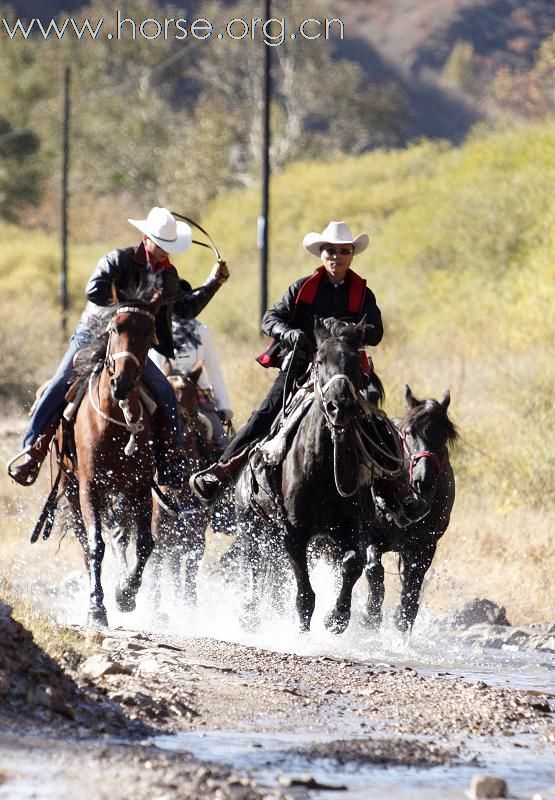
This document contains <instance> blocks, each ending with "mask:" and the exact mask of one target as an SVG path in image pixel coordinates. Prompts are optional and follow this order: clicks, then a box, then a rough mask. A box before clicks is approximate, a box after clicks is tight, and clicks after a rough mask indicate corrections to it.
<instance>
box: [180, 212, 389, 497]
mask: <svg viewBox="0 0 555 800" xmlns="http://www.w3.org/2000/svg"><path fill="white" fill-rule="evenodd" d="M303 245H304V247H305V249H306V250H308V252H309V253H312V255H316V256H318V257H319V258H321V260H322V265H321V266H320V267H319V268H318V269H317V270H316V272H315V273H314V274H313V275H311V276H308V277H305V278H300V279H299V280H297V281H295V283H293V284H292V285H291V286H290V287H289V289H288V290H287V291H286V293H285V294H284V296H283V297H282V298H281V300H279V301H278V302H277V303H276V304H275V305H274V306H272V308H270V309H269V310H268V311H266V313H265V314H264V317H263V319H262V331H263V332H264V333H265V334H267V335H268V336H272V337H273V338H274V340H275V341H274V343H273V345H271V346H270V348H269V349H268V351H267V352H266V353H263V354H262V355H261V356H259V358H258V361H259V363H261V364H262V365H263V366H280V365H281V363H282V360H283V357H284V356H285V355H286V354H287V353H288V352H289V351H291V350H293V349H294V350H295V361H294V364H293V365H292V368H291V370H285V369H282V370H280V372H279V374H278V376H277V378H276V380H275V381H274V384H273V386H272V388H271V389H270V391H269V393H268V395H267V396H266V398H265V399H264V400H263V401H262V404H261V405H260V407H259V408H258V409H257V410H256V411H255V412H254V413H253V414H252V416H251V417H250V419H249V421H248V422H247V423H246V425H244V426H243V428H241V430H240V431H239V432H238V434H237V436H236V437H235V438H234V439H232V441H231V443H230V445H229V446H228V447H227V449H226V450H225V451H224V453H223V455H222V456H221V458H220V460H219V461H218V462H217V463H216V464H214V465H213V466H212V467H211V468H210V470H209V471H208V472H207V471H203V472H199V473H196V474H194V475H193V476H192V477H191V479H190V486H191V489H192V490H193V491H194V493H195V494H196V495H197V497H198V498H199V499H200V500H201V501H203V502H205V503H210V502H213V501H214V500H216V498H217V497H218V495H219V493H220V490H221V487H222V486H223V485H224V483H225V482H226V481H227V480H228V479H229V478H230V477H233V475H234V473H235V472H236V471H237V464H238V462H239V463H240V462H241V459H240V458H239V455H240V454H242V453H244V452H245V450H246V449H247V448H248V446H249V445H250V444H252V443H253V442H254V441H255V440H256V439H259V438H261V437H263V436H266V435H267V434H268V433H269V431H270V428H271V425H272V422H273V421H274V419H275V418H276V416H277V414H278V412H279V410H280V409H281V407H282V403H283V393H284V389H285V384H286V382H287V381H292V380H293V377H299V376H301V375H302V374H303V373H304V372H305V371H306V369H307V366H308V364H309V363H310V361H311V359H312V354H313V351H314V349H315V340H314V333H313V331H314V319H315V317H316V316H318V317H320V318H322V319H329V318H333V319H339V320H343V321H344V322H359V321H360V320H361V319H362V318H363V317H364V316H366V329H365V335H364V344H365V345H377V344H379V342H380V341H381V338H382V336H383V326H382V318H381V313H380V309H379V308H378V306H377V305H376V298H375V297H374V294H373V293H372V291H371V290H370V289H368V288H367V286H366V281H364V280H363V279H362V278H361V277H360V276H359V275H357V274H356V272H353V270H351V269H350V266H351V262H352V260H353V257H354V256H355V255H357V254H358V253H361V252H362V251H363V250H365V249H366V247H367V246H368V236H367V235H366V234H360V236H357V237H356V238H353V235H352V233H351V231H350V230H349V227H348V226H347V225H346V224H345V223H344V222H330V224H329V225H328V226H327V228H326V229H325V230H324V231H323V233H322V234H317V233H309V234H307V236H305V238H304V241H303Z"/></svg>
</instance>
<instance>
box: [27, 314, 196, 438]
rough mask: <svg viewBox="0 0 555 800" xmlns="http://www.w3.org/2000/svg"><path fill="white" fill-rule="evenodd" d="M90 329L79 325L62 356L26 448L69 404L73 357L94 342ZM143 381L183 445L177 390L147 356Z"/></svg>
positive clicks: (36, 413) (34, 418) (38, 408)
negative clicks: (67, 403) (67, 397)
mask: <svg viewBox="0 0 555 800" xmlns="http://www.w3.org/2000/svg"><path fill="white" fill-rule="evenodd" d="M91 338H92V336H91V332H90V330H89V328H87V327H86V326H85V325H78V326H77V327H76V328H75V331H74V332H73V335H72V337H71V339H70V340H69V347H68V349H67V351H66V353H65V355H64V357H63V358H62V361H61V363H60V366H59V367H58V369H57V370H56V372H55V373H54V376H53V378H52V380H51V381H50V383H49V384H48V387H47V388H46V391H45V392H44V394H43V395H42V397H41V399H40V400H39V402H38V403H37V406H36V408H35V410H34V412H33V416H32V417H31V422H30V423H29V427H28V428H27V431H26V433H25V436H24V437H23V447H29V446H30V445H32V444H33V443H34V442H35V441H36V440H37V439H38V437H39V436H40V435H41V434H42V433H44V431H45V430H46V429H47V427H48V425H49V424H50V423H51V422H54V421H55V420H56V419H58V418H59V417H61V415H62V413H63V410H64V407H65V405H66V402H65V396H66V393H67V390H68V384H69V383H70V381H71V379H72V378H73V377H74V375H75V368H74V366H73V357H74V355H75V353H76V352H77V351H78V350H80V349H81V348H83V347H88V346H89V345H90V344H91ZM143 380H144V382H145V383H146V385H147V386H148V387H149V389H150V390H151V391H152V393H153V395H154V397H155V398H156V400H157V402H158V403H160V405H161V406H162V407H163V408H164V410H165V411H166V413H167V414H168V416H169V418H170V420H171V423H172V432H173V434H174V437H175V442H174V444H175V446H178V447H179V446H181V445H182V444H183V431H182V428H181V421H180V417H179V412H178V410H177V400H176V397H175V392H174V390H173V388H172V386H171V385H170V383H169V382H168V381H167V380H166V376H165V375H164V373H163V372H162V371H161V370H159V369H158V367H157V366H156V364H155V363H154V362H153V361H151V360H150V358H148V359H147V360H146V363H145V366H144V369H143Z"/></svg>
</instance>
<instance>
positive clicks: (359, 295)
mask: <svg viewBox="0 0 555 800" xmlns="http://www.w3.org/2000/svg"><path fill="white" fill-rule="evenodd" d="M325 271H326V268H325V267H324V266H323V265H322V266H321V267H318V269H317V270H316V272H315V273H314V275H311V276H310V278H307V279H306V281H305V282H304V283H303V284H302V286H301V288H300V290H299V294H298V295H297V298H296V300H295V308H296V307H297V305H298V304H299V303H306V304H307V305H312V303H313V302H314V298H315V297H316V292H317V291H318V288H319V286H320V281H321V280H322V277H323V275H324V272H325ZM347 282H348V288H349V314H360V312H361V311H362V308H363V306H364V298H365V295H366V281H365V280H364V278H361V277H360V275H357V274H356V272H351V271H350V270H349V272H348V273H347ZM294 316H295V314H294V312H293V317H294Z"/></svg>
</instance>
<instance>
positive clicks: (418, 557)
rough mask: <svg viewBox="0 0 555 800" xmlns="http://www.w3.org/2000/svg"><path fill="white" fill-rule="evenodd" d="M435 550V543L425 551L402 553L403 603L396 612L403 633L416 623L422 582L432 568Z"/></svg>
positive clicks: (396, 621) (397, 623) (396, 619)
mask: <svg viewBox="0 0 555 800" xmlns="http://www.w3.org/2000/svg"><path fill="white" fill-rule="evenodd" d="M435 550H436V546H435V544H434V545H431V546H429V547H427V548H426V550H424V551H416V552H414V551H413V550H405V551H404V552H402V553H401V557H402V559H403V578H402V588H401V603H400V605H399V607H398V608H397V611H396V612H395V625H396V626H397V628H398V629H399V630H400V631H402V632H403V633H404V632H406V631H407V630H409V629H410V630H412V626H413V625H414V621H415V619H416V615H417V614H418V608H419V603H418V601H419V598H420V590H421V589H422V582H423V581H424V576H425V574H426V572H427V571H428V569H429V568H430V565H431V563H432V559H433V557H434V553H435Z"/></svg>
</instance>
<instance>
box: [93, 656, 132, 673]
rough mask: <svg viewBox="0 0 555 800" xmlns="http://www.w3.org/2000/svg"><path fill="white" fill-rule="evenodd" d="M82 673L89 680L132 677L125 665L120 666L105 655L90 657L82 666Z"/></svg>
mask: <svg viewBox="0 0 555 800" xmlns="http://www.w3.org/2000/svg"><path fill="white" fill-rule="evenodd" d="M81 672H82V673H84V674H85V675H88V676H89V678H101V677H102V676H103V675H130V674H131V670H130V668H129V667H127V666H126V665H125V664H118V663H117V662H115V661H112V659H111V658H108V657H107V656H104V655H100V654H99V655H95V656H90V657H89V658H87V660H86V661H84V662H83V663H82V664H81Z"/></svg>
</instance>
